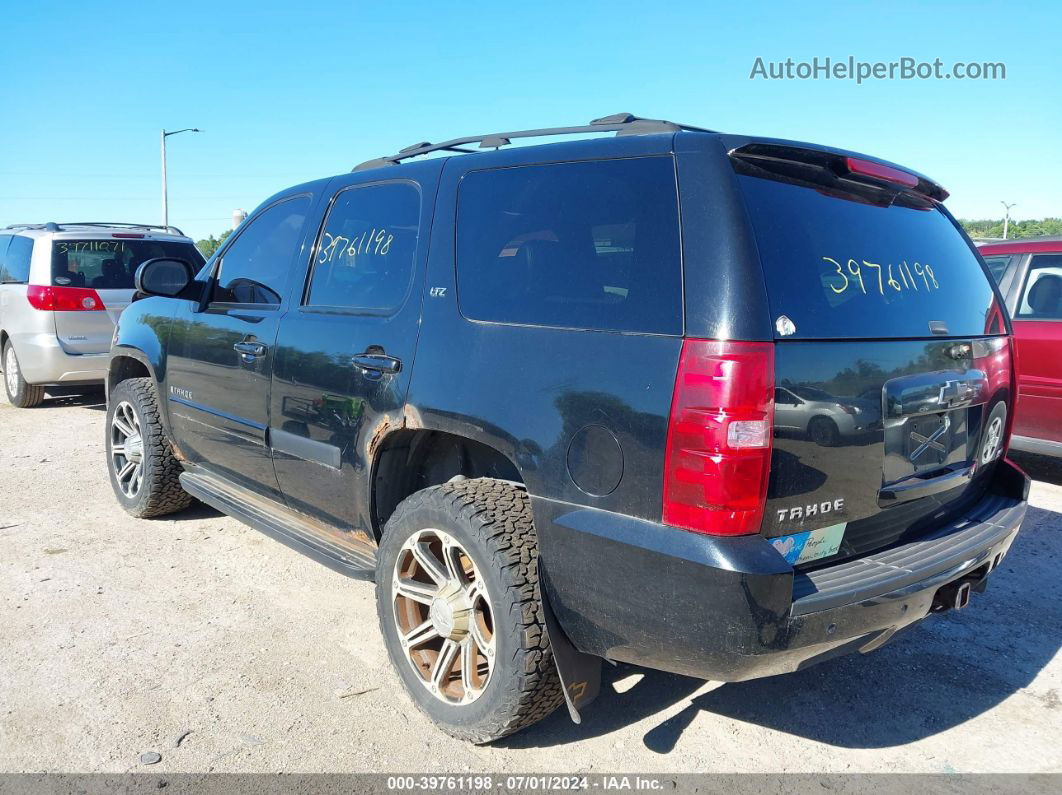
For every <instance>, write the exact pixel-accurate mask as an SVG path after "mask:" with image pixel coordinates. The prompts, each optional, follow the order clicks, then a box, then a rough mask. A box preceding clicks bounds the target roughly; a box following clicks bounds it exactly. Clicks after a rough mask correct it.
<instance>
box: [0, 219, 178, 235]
mask: <svg viewBox="0 0 1062 795" xmlns="http://www.w3.org/2000/svg"><path fill="white" fill-rule="evenodd" d="M73 226H89V227H118V228H120V229H161V230H163V231H164V232H169V233H170V234H173V235H181V236H182V237H184V236H185V235H184V232H182V231H181V230H180V229H178V228H177V227H176V226H163V225H162V224H130V223H127V222H125V221H113V222H111V221H65V222H63V223H61V224H57V223H55V221H49V222H48V223H46V224H9V225H8V226H7V227H6V228H7V229H47V230H48V231H49V232H60V231H62V230H64V229H67V228H68V227H73Z"/></svg>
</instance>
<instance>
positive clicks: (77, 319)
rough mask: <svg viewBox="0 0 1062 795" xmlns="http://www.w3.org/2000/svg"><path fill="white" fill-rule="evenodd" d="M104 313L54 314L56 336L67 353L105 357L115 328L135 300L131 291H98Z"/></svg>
mask: <svg viewBox="0 0 1062 795" xmlns="http://www.w3.org/2000/svg"><path fill="white" fill-rule="evenodd" d="M96 293H97V294H98V295H99V297H100V300H101V301H102V302H103V306H104V311H92V312H89V311H85V312H55V333H56V336H57V337H58V338H59V344H60V345H61V346H62V348H63V350H64V351H66V352H67V353H74V354H83V353H106V352H107V351H109V350H110V349H111V336H112V335H113V334H114V325H115V323H117V322H118V316H119V315H120V314H121V313H122V310H123V309H125V308H126V307H127V306H129V302H130V301H131V300H132V297H133V291H132V290H97V291H96Z"/></svg>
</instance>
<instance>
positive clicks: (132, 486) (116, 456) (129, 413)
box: [111, 400, 144, 499]
mask: <svg viewBox="0 0 1062 795" xmlns="http://www.w3.org/2000/svg"><path fill="white" fill-rule="evenodd" d="M111 467H112V468H113V470H114V476H115V480H116V481H117V483H118V488H120V489H121V490H122V493H123V494H125V496H126V497H129V498H130V499H133V498H135V497H136V496H137V494H139V493H140V486H141V484H142V483H143V480H144V439H143V436H142V435H141V433H140V418H139V417H137V414H136V410H135V409H134V408H133V404H132V403H129V402H128V401H125V400H123V401H122V402H121V403H119V404H118V405H117V406H116V407H115V409H114V414H113V416H112V417H111Z"/></svg>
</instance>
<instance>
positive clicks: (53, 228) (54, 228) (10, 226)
mask: <svg viewBox="0 0 1062 795" xmlns="http://www.w3.org/2000/svg"><path fill="white" fill-rule="evenodd" d="M4 228H5V229H47V230H48V231H49V232H56V231H58V229H59V224H57V223H55V221H49V222H48V223H46V224H8V225H7V226H5V227H4Z"/></svg>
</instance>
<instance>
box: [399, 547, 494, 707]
mask: <svg viewBox="0 0 1062 795" xmlns="http://www.w3.org/2000/svg"><path fill="white" fill-rule="evenodd" d="M391 581H392V588H391V592H392V598H393V600H394V603H393V611H392V612H393V615H394V620H395V625H396V627H397V629H398V638H399V643H400V644H401V647H402V651H403V656H404V657H405V658H406V660H407V662H408V663H409V664H410V665H411V666H412V667H413V670H414V671H415V672H416V674H417V677H418V678H419V679H420V681H421V683H422V684H423V685H424V687H425V688H427V690H428V692H430V693H431V694H432V695H433V696H435V697H436V698H438V699H439V700H440V701H443V702H445V703H447V704H453V705H463V704H469V703H471V702H473V701H475V700H476V699H477V698H479V696H480V695H481V694H482V693H483V691H484V689H485V688H486V686H487V683H488V682H489V681H490V676H491V673H492V671H493V670H494V657H495V653H496V649H495V642H494V615H493V612H492V611H491V607H490V600H489V598H488V595H487V590H486V586H485V584H484V582H483V580H482V578H481V576H480V572H479V569H478V568H477V566H476V564H475V562H474V561H473V560H472V558H471V556H470V555H469V554H468V553H467V552H466V551H465V549H464V548H463V547H462V546H461V544H460V543H459V542H458V541H457V540H456V539H455V538H454V537H453V536H451V535H450V534H449V533H446V532H444V531H442V530H437V529H434V528H429V529H424V530H420V531H418V532H416V533H414V534H413V535H412V536H410V537H409V538H408V539H406V542H405V543H404V544H403V545H402V549H401V551H400V552H399V554H398V558H397V560H396V561H395V567H394V572H393V574H392V578H391Z"/></svg>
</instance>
